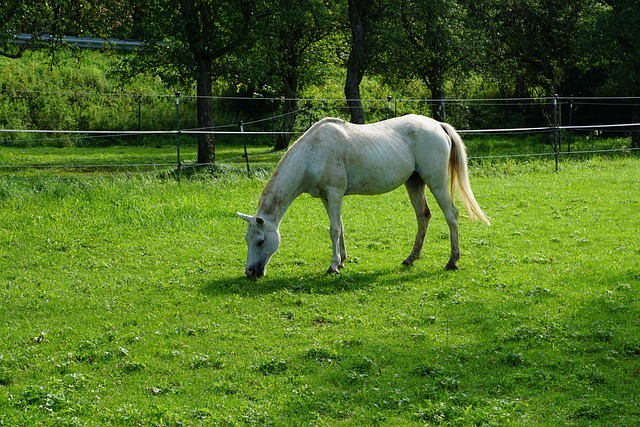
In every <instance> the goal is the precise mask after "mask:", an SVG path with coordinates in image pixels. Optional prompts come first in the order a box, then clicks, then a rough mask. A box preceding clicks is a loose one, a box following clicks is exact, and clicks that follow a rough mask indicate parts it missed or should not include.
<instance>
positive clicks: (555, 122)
mask: <svg viewBox="0 0 640 427" xmlns="http://www.w3.org/2000/svg"><path fill="white" fill-rule="evenodd" d="M558 136H559V135H558V95H557V94H554V95H553V149H554V151H555V152H556V153H555V154H556V172H558V156H559V155H560V142H559V141H558Z"/></svg>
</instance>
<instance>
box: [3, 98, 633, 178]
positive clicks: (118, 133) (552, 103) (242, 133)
mask: <svg viewBox="0 0 640 427" xmlns="http://www.w3.org/2000/svg"><path fill="white" fill-rule="evenodd" d="M85 95H86V94H85ZM102 96H104V95H102ZM119 96H122V95H119ZM132 98H133V96H132ZM184 98H189V97H183V99H184ZM138 99H139V98H138ZM179 99H180V95H179V94H178V93H177V94H176V103H175V105H176V116H177V117H176V128H175V129H166V130H75V129H19V128H3V127H2V123H1V122H0V150H1V149H2V148H1V147H2V143H1V141H2V140H3V139H4V138H2V136H3V135H11V134H13V135H17V134H22V135H24V134H33V135H42V136H43V138H41V139H36V138H33V137H31V139H30V142H31V143H34V142H35V143H38V142H43V143H44V145H46V144H47V143H50V142H52V141H55V139H56V138H61V137H60V135H65V136H69V135H73V138H74V139H76V140H86V139H98V138H114V137H120V138H122V137H125V138H126V137H136V138H140V137H145V136H160V137H162V136H165V137H171V138H174V139H175V141H176V145H177V150H178V153H177V158H176V161H175V162H171V163H163V162H148V163H145V162H138V163H133V164H132V163H120V164H72V163H68V164H47V165H38V164H31V165H27V164H10V163H9V164H6V163H2V162H0V169H5V170H7V169H28V168H33V169H42V168H47V169H77V168H82V169H108V168H112V169H127V168H131V169H136V168H152V169H162V168H170V167H176V165H177V167H178V168H180V167H181V166H182V165H183V163H182V159H181V158H180V144H181V141H180V139H181V137H182V136H198V135H205V134H209V135H214V136H228V137H238V138H242V140H243V143H245V153H246V142H245V137H267V136H270V137H275V136H278V135H290V136H292V137H295V136H299V135H301V134H302V132H303V131H304V129H303V130H295V131H292V132H285V131H277V130H270V131H265V130H245V126H250V125H257V124H263V125H264V124H265V123H268V122H272V123H274V122H277V121H281V120H282V119H283V118H284V117H285V116H287V115H291V114H296V115H297V119H298V121H305V120H306V118H307V117H308V126H310V125H311V124H312V122H313V121H314V117H313V114H314V110H313V108H314V107H313V105H320V104H322V103H328V102H338V101H337V100H327V99H299V100H297V101H298V104H304V105H311V107H310V108H309V110H296V111H293V112H286V113H282V114H271V115H269V116H268V117H259V118H252V119H251V120H247V121H246V122H241V123H239V124H233V123H232V124H224V125H219V126H215V127H214V128H211V129H198V128H193V127H191V128H187V129H180V111H179V102H178V100H179ZM217 99H219V98H217ZM238 100H245V101H256V99H254V98H233V101H238ZM259 101H265V100H259ZM267 101H269V100H267ZM270 101H271V102H282V101H283V99H274V100H270ZM342 102H343V101H342ZM437 102H440V101H437V100H405V99H397V100H393V102H392V99H391V97H389V98H387V99H386V100H363V104H365V105H367V104H374V103H377V104H381V103H383V104H382V105H383V107H382V109H383V110H384V109H385V106H386V114H387V116H388V117H392V116H396V115H398V111H399V110H400V113H401V114H405V113H408V112H413V111H411V110H409V111H406V110H407V108H403V107H402V106H407V105H414V106H420V105H434V104H435V103H437ZM446 102H447V103H448V104H454V105H455V104H464V105H473V104H476V105H483V106H509V107H511V108H513V107H514V106H515V107H527V108H529V107H532V106H535V107H536V108H543V109H545V108H546V109H547V110H549V111H548V112H547V113H548V117H547V121H548V122H550V123H551V124H550V125H548V126H529V127H505V128H499V129H491V128H485V129H458V133H460V134H461V135H473V136H478V135H506V136H514V135H528V134H549V135H550V140H551V142H552V143H551V148H552V149H551V151H546V152H535V153H533V152H532V153H511V154H498V155H470V156H469V158H470V159H472V160H473V159H497V158H521V157H546V156H553V157H555V159H556V167H557V160H558V157H559V156H566V155H586V154H594V153H615V152H634V151H637V150H638V148H633V147H624V148H603V149H593V150H575V149H574V150H573V151H571V150H570V145H569V147H568V150H565V151H563V150H562V149H561V144H560V142H559V138H560V136H561V135H564V134H566V133H572V132H620V133H626V134H630V133H631V132H640V123H637V122H631V123H603V124H583V125H574V124H572V123H571V122H572V114H573V109H574V108H575V106H577V105H597V106H599V107H602V106H620V105H625V106H629V105H631V106H632V108H636V109H637V108H640V107H639V105H640V98H629V97H627V98H614V97H608V98H602V97H601V98H574V97H571V98H560V97H552V98H539V99H530V98H510V99H452V100H447V101H446ZM398 105H401V107H400V108H399V107H398ZM567 106H568V107H567ZM563 107H564V108H569V110H568V111H569V113H568V114H569V124H562V117H561V115H562V112H561V108H563ZM417 112H418V113H420V112H422V111H417ZM401 114H400V115H401ZM634 117H635V116H634ZM318 118H320V117H318ZM308 126H305V125H303V126H302V127H303V128H306V127H308ZM5 127H6V125H5ZM234 129H235V130H234ZM280 154H281V153H279V152H275V151H274V152H271V153H262V154H251V156H250V157H251V160H252V161H260V162H264V161H265V159H266V161H267V162H268V161H269V159H274V160H273V161H275V160H276V159H277V158H278V157H279V155H280ZM245 160H246V163H247V168H248V167H249V157H246V156H240V157H234V158H226V159H224V161H222V162H219V163H236V162H239V161H245ZM189 165H191V166H198V164H197V163H195V162H191V163H189Z"/></svg>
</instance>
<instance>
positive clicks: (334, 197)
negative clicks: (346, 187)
mask: <svg viewBox="0 0 640 427" xmlns="http://www.w3.org/2000/svg"><path fill="white" fill-rule="evenodd" d="M322 203H323V204H324V207H325V209H326V211H327V214H328V215H329V223H330V225H329V234H330V236H331V248H332V254H331V266H330V267H329V269H328V270H327V274H332V273H336V274H339V273H340V269H341V268H342V267H344V260H345V259H346V258H347V248H346V245H345V242H344V225H343V223H342V194H339V193H337V192H333V193H329V195H328V197H327V199H322Z"/></svg>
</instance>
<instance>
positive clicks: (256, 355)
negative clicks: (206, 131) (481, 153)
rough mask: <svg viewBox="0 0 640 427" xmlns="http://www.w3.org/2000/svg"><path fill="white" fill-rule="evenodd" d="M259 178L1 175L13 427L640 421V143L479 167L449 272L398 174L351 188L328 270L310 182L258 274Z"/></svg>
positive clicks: (0, 382) (1, 354)
mask: <svg viewBox="0 0 640 427" xmlns="http://www.w3.org/2000/svg"><path fill="white" fill-rule="evenodd" d="M256 176H260V178H258V179H257V178H256ZM265 179H266V177H265V176H264V175H263V174H260V175H247V174H225V175H219V176H217V177H211V176H206V175H197V176H194V177H192V178H191V179H187V178H183V179H181V180H174V179H168V178H167V179H157V178H156V177H155V176H153V175H111V176H99V175H92V176H81V177H73V178H64V177H56V176H54V175H51V174H39V175H33V174H24V175H23V174H6V173H5V174H2V175H0V203H1V204H2V209H1V210H0V306H1V307H2V311H1V313H2V316H0V327H1V328H2V334H0V424H6V425H53V424H55V425H144V426H148V425H194V426H195V425H203V426H204V425H207V426H208V425H309V424H317V425H345V426H360V425H383V426H419V425H420V426H422V425H425V424H428V425H506V426H509V425H513V426H516V425H523V424H532V425H585V426H586V425H633V424H634V423H635V421H636V420H637V417H638V415H639V414H640V408H639V406H638V401H637V390H638V389H639V388H640V377H639V375H638V371H639V369H640V365H639V364H638V354H639V353H640V350H639V349H640V340H639V339H638V337H639V336H640V325H639V324H638V321H637V319H638V318H640V296H639V294H638V292H639V286H640V275H639V274H640V272H639V271H638V268H637V266H638V265H639V261H640V247H639V246H638V240H637V236H635V235H634V234H633V233H630V230H634V227H635V226H636V223H637V215H636V213H637V211H638V208H639V207H638V200H637V197H636V195H637V185H638V182H639V181H640V164H639V162H638V160H637V159H636V158H633V157H627V158H619V159H602V158H592V159H590V160H587V161H580V162H575V161H565V162H562V163H561V165H560V171H559V172H558V173H554V172H552V168H551V167H550V165H549V163H548V162H539V161H528V162H521V163H513V162H494V163H492V164H491V165H474V166H472V167H471V180H472V185H473V188H474V192H475V194H476V197H477V198H478V200H479V202H480V204H481V205H482V207H483V208H484V209H485V211H486V212H487V213H488V215H489V216H490V217H491V221H492V226H491V227H483V226H480V225H477V224H472V223H469V222H468V221H466V220H465V219H464V218H461V223H460V237H461V246H462V252H463V257H462V259H461V261H460V266H461V269H460V270H459V271H456V272H449V271H445V270H444V268H443V266H444V264H445V262H446V260H447V258H448V249H449V242H448V240H447V227H446V224H445V221H444V219H443V217H442V214H441V212H440V211H439V210H438V209H437V208H434V209H433V214H434V217H433V220H432V223H431V226H430V229H429V232H428V234H427V244H426V246H425V252H424V255H423V259H421V260H420V261H418V262H416V264H415V265H414V266H413V267H406V266H402V265H401V261H402V259H403V258H404V256H405V255H406V254H407V253H408V251H409V250H410V248H411V244H412V241H413V238H414V233H415V218H414V216H413V212H412V209H411V205H410V202H409V200H407V196H406V192H405V191H404V190H403V189H399V190H397V191H394V192H392V193H389V194H386V195H383V196H377V197H357V196H355V197H350V198H346V199H345V207H344V219H345V227H346V233H347V245H348V249H349V253H350V256H351V257H350V259H349V260H350V262H348V263H347V266H346V267H345V269H344V270H343V272H342V274H341V275H339V276H326V275H324V274H323V272H324V271H325V269H326V267H327V265H328V262H329V258H330V241H329V236H328V234H327V232H326V230H327V219H326V214H325V212H324V209H323V208H322V204H321V203H319V202H318V201H317V200H315V199H312V198H310V197H306V196H304V197H301V198H300V199H298V200H297V201H296V202H295V203H294V204H293V205H292V206H291V208H290V210H289V212H288V213H287V216H286V217H285V219H284V221H283V223H282V226H281V231H282V234H283V245H282V248H281V250H280V251H279V252H278V253H277V254H276V255H275V256H274V258H273V260H272V264H271V265H270V269H269V273H268V275H267V276H266V277H264V278H263V279H261V280H259V281H256V282H253V281H247V280H246V279H245V278H244V277H243V268H244V262H245V254H246V247H245V244H244V241H243V234H244V231H245V228H244V226H243V223H242V221H241V220H239V219H238V218H237V217H236V216H235V212H236V211H238V210H239V211H246V212H250V211H251V210H252V209H254V208H255V206H256V202H257V198H258V196H259V192H260V190H261V188H262V187H263V185H264V180H265ZM429 199H431V198H429ZM389 206H393V207H394V209H393V210H389Z"/></svg>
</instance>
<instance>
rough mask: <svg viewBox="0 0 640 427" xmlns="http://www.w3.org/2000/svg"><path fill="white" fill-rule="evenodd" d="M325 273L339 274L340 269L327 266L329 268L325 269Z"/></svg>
mask: <svg viewBox="0 0 640 427" xmlns="http://www.w3.org/2000/svg"><path fill="white" fill-rule="evenodd" d="M327 274H340V270H338V269H337V268H333V267H329V269H328V270H327Z"/></svg>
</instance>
